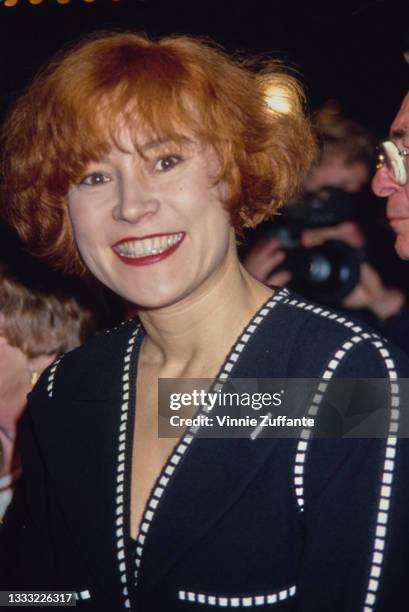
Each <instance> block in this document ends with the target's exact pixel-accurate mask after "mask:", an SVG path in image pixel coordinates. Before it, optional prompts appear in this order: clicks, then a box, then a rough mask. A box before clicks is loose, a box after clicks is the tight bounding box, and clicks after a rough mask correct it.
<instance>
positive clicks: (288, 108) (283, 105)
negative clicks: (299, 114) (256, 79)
mask: <svg viewBox="0 0 409 612" xmlns="http://www.w3.org/2000/svg"><path fill="white" fill-rule="evenodd" d="M266 100H267V106H268V107H269V108H271V110H272V111H275V112H277V113H283V114H285V115H287V114H288V113H291V112H292V111H294V110H295V109H294V96H293V95H292V92H291V91H290V90H289V89H286V88H285V87H282V86H280V85H271V86H270V87H268V88H267V91H266Z"/></svg>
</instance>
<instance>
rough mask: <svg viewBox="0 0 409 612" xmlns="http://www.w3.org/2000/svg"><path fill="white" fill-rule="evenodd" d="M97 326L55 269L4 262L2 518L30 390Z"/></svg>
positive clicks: (0, 294) (0, 312)
mask: <svg viewBox="0 0 409 612" xmlns="http://www.w3.org/2000/svg"><path fill="white" fill-rule="evenodd" d="M3 238H4V236H3ZM13 246H14V247H15V246H16V245H15V244H14V245H13ZM9 259H10V258H9ZM14 259H16V258H14ZM52 280H53V281H54V283H53V284H52ZM47 281H48V282H47ZM44 284H45V285H47V288H45V286H44ZM41 285H43V286H41ZM91 331H93V323H92V320H91V313H90V311H89V310H87V309H86V308H85V307H84V306H81V305H80V303H79V302H78V300H77V299H76V298H75V297H73V296H72V295H69V293H68V292H67V289H66V288H64V289H62V288H59V289H58V288H57V287H56V286H55V278H54V279H52V278H50V274H45V273H44V270H41V269H39V267H38V266H33V265H32V263H31V262H30V261H29V259H28V258H27V257H25V258H23V257H20V261H14V262H11V261H9V262H8V264H5V263H0V347H1V350H0V444H1V451H2V452H1V453H0V459H1V460H0V521H1V519H2V517H3V515H4V513H5V511H6V509H7V506H8V505H9V503H10V500H11V498H12V494H13V490H14V488H15V485H16V482H17V479H18V477H19V476H20V473H21V468H20V461H19V454H18V448H17V446H16V439H17V432H18V423H19V420H20V418H21V415H22V413H23V411H24V408H25V406H26V401H27V393H28V392H29V391H30V390H31V388H32V387H33V386H34V385H35V383H36V382H37V380H38V378H39V376H40V375H41V373H42V372H43V370H44V369H45V368H46V367H48V366H49V365H50V364H51V363H52V362H53V361H54V360H55V358H56V356H57V355H60V354H62V353H64V352H66V351H68V350H72V349H73V348H75V347H77V346H79V345H80V344H81V343H82V342H83V341H84V340H85V339H86V338H87V337H88V336H89V335H90V333H91Z"/></svg>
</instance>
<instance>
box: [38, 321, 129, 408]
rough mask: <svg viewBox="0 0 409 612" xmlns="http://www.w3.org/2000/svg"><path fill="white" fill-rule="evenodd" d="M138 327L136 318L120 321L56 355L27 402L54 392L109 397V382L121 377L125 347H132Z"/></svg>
mask: <svg viewBox="0 0 409 612" xmlns="http://www.w3.org/2000/svg"><path fill="white" fill-rule="evenodd" d="M139 330H140V324H139V322H138V321H137V320H131V321H124V322H123V323H122V324H121V325H119V326H118V327H115V328H113V329H111V330H106V331H103V332H101V333H99V334H97V335H96V336H93V337H92V338H90V339H89V340H88V341H87V342H85V343H84V344H83V345H81V346H80V347H78V348H76V349H74V350H73V351H69V352H67V353H65V354H63V355H60V356H59V357H58V358H57V359H56V360H55V361H54V363H52V364H51V365H50V367H49V368H47V369H46V370H45V371H44V373H43V374H42V376H41V377H40V380H39V381H38V383H37V385H36V386H35V388H34V390H33V391H32V393H31V394H30V395H29V399H30V401H32V400H36V399H37V398H38V397H40V398H42V399H44V398H53V397H54V396H55V395H58V397H59V398H61V397H64V398H70V397H72V396H75V397H76V398H80V397H81V396H83V397H84V398H85V399H87V398H88V397H90V398H92V396H94V395H97V396H99V397H101V398H106V397H109V396H110V395H111V389H112V384H111V383H114V381H115V379H116V378H118V377H119V378H120V377H121V374H122V371H123V366H124V359H125V358H126V355H127V350H128V348H129V350H130V351H131V350H132V348H133V346H134V344H135V341H136V339H137V336H138V332H139Z"/></svg>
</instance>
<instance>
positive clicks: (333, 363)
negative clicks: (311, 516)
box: [294, 336, 363, 512]
mask: <svg viewBox="0 0 409 612" xmlns="http://www.w3.org/2000/svg"><path fill="white" fill-rule="evenodd" d="M362 341H363V338H362V336H352V338H350V339H349V340H347V341H346V342H344V344H343V345H342V346H341V348H339V349H337V350H336V352H335V353H334V355H333V357H331V358H330V360H329V363H328V366H327V369H326V370H325V371H324V373H323V375H322V382H320V383H319V385H318V388H317V390H316V393H315V395H314V397H313V399H312V402H311V405H310V407H309V408H308V412H307V416H308V417H315V416H317V414H318V410H319V408H320V405H321V402H322V400H323V398H324V394H325V392H326V390H327V387H328V384H329V381H330V380H331V378H332V377H333V376H334V374H335V371H336V369H337V367H338V366H339V364H340V363H341V361H342V359H343V358H344V357H345V355H347V353H348V351H350V350H351V349H352V348H354V347H355V346H356V345H357V344H358V343H359V342H362ZM311 435H312V428H311V427H305V428H303V429H302V431H301V434H300V440H299V441H298V444H297V449H296V454H295V464H294V487H295V495H296V499H297V503H298V507H299V509H300V511H301V512H302V511H303V510H304V467H305V461H306V456H307V450H308V442H307V441H306V440H310V439H311Z"/></svg>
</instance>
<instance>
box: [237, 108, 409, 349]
mask: <svg viewBox="0 0 409 612" xmlns="http://www.w3.org/2000/svg"><path fill="white" fill-rule="evenodd" d="M317 135H318V138H319V140H320V142H321V155H320V158H319V159H318V161H317V163H316V164H315V166H314V167H313V169H312V170H311V172H310V173H309V175H308V176H307V177H306V179H305V180H304V183H303V188H304V193H303V195H302V197H300V198H299V199H298V200H297V201H296V202H293V203H292V204H290V205H289V206H287V207H286V208H285V209H284V210H283V214H282V215H281V216H280V217H278V218H277V217H276V218H275V220H274V221H270V222H269V223H266V224H264V226H263V228H262V230H261V231H260V230H258V231H257V232H254V234H253V235H252V236H250V237H249V238H250V239H249V246H248V249H247V251H246V252H245V254H244V257H243V263H244V265H245V267H246V269H247V271H248V272H250V273H251V274H253V275H254V276H255V277H256V278H258V279H259V280H261V281H262V282H264V283H266V284H268V285H278V286H282V285H285V284H291V286H292V287H293V288H294V289H295V290H296V291H297V292H298V293H300V294H302V295H305V296H306V297H309V298H310V299H313V300H315V301H317V302H320V303H324V304H330V305H331V306H332V307H334V306H335V307H337V308H339V309H352V310H354V311H355V315H356V316H358V317H360V318H361V319H364V320H365V321H366V322H369V323H370V324H371V325H372V326H373V327H376V328H378V330H379V331H381V332H382V334H383V335H385V336H387V337H388V338H389V339H393V341H394V342H395V343H397V344H400V346H401V347H402V348H403V349H404V350H406V351H409V346H407V341H405V338H406V337H408V335H409V334H406V333H405V334H402V326H404V327H405V329H406V327H409V322H408V324H406V323H405V321H403V320H402V317H401V316H400V313H401V309H402V306H403V305H404V303H405V295H404V293H403V291H402V290H401V289H400V288H397V287H389V286H387V285H386V284H385V283H384V280H383V279H382V275H381V274H380V272H379V270H378V269H375V267H374V266H373V265H371V263H368V261H366V260H365V259H367V255H368V253H367V251H368V250H370V249H368V246H371V242H370V241H369V244H368V241H367V237H366V235H365V234H366V232H365V230H364V228H363V225H364V224H366V225H367V224H368V219H367V217H368V215H367V207H366V206H365V215H364V216H363V219H362V220H360V219H359V216H360V215H359V207H358V206H357V204H358V203H357V202H356V201H355V199H354V198H355V194H357V193H358V192H360V191H361V190H363V188H364V187H365V185H366V183H367V181H368V180H369V176H370V169H371V166H372V163H373V159H374V142H373V138H372V135H371V134H370V133H368V132H367V131H366V130H365V129H364V128H362V127H361V126H360V125H358V124H356V123H354V122H352V121H349V120H346V119H339V118H337V119H334V118H330V119H329V120H328V119H327V120H325V118H324V120H321V121H319V122H318V126H317ZM365 204H367V202H365ZM370 217H371V219H370V221H372V220H373V218H374V214H373V213H372V214H371V216H370ZM383 241H384V240H383V237H382V242H383ZM376 242H377V244H376V251H378V252H379V240H377V241H376ZM380 259H381V260H382V259H385V257H380ZM377 267H378V266H377Z"/></svg>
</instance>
